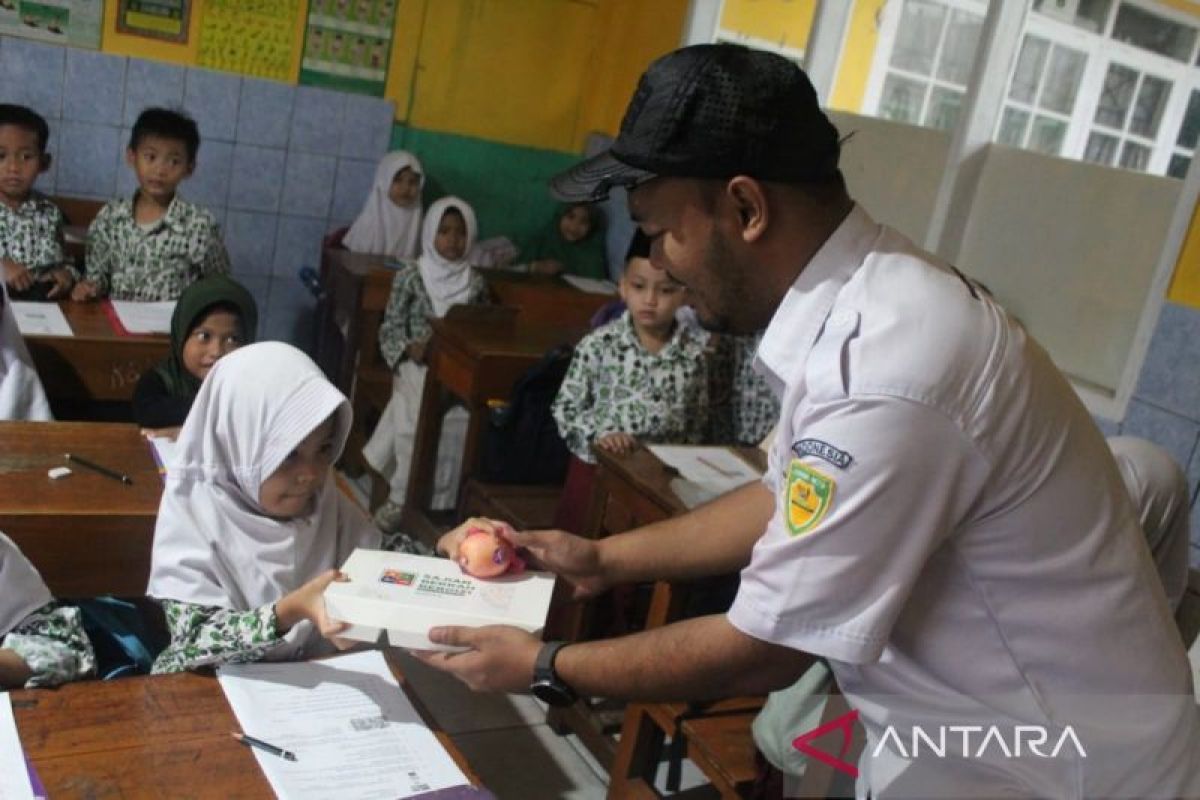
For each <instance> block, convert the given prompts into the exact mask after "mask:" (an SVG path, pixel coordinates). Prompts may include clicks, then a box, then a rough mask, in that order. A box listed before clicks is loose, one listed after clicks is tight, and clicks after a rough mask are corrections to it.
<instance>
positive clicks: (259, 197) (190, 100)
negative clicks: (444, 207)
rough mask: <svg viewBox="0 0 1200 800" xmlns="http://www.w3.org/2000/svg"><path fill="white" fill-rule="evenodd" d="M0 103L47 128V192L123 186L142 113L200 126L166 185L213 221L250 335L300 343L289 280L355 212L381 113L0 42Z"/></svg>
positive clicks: (346, 100)
mask: <svg viewBox="0 0 1200 800" xmlns="http://www.w3.org/2000/svg"><path fill="white" fill-rule="evenodd" d="M0 76H3V79H2V82H0V87H2V88H0V102H8V103H20V104H23V105H28V106H30V107H32V108H33V109H35V110H36V111H38V113H40V114H42V115H43V116H44V117H45V118H46V120H47V122H49V123H50V151H51V153H52V155H53V156H54V164H53V168H52V169H51V170H50V171H48V172H47V173H46V174H45V175H43V176H42V177H41V178H40V179H39V182H38V187H39V188H40V189H41V190H42V191H44V192H46V193H47V194H63V195H71V196H75V197H88V198H93V199H98V200H109V199H111V198H113V197H116V196H120V195H128V194H130V193H132V192H133V190H134V188H135V187H136V180H135V178H134V175H133V172H132V171H131V170H130V169H129V168H128V167H127V166H126V165H125V147H126V145H127V144H128V142H129V132H130V127H131V126H132V125H133V121H134V120H135V119H137V115H138V114H139V113H140V112H141V110H142V109H143V108H145V107H146V106H149V105H161V106H167V107H169V108H182V109H183V110H184V111H186V112H187V113H189V114H190V115H191V116H192V117H193V118H195V120H196V122H197V124H198V125H199V126H200V137H201V144H200V152H199V155H198V157H197V159H196V172H195V174H194V175H193V176H192V177H191V178H190V179H189V180H188V181H186V182H185V183H184V184H183V185H182V187H181V188H180V194H181V195H182V196H183V197H185V198H186V199H188V200H190V201H192V202H195V203H200V204H202V205H204V206H207V207H208V208H209V209H210V210H211V211H212V212H213V213H214V214H215V215H216V217H217V219H218V220H219V221H221V223H222V232H223V235H224V237H225V244H226V247H227V248H228V249H229V254H230V258H231V259H232V261H233V269H234V273H235V276H236V277H237V278H238V279H239V280H241V281H243V282H244V283H246V285H247V286H248V287H249V288H250V289H251V291H253V292H254V294H255V297H256V299H257V300H258V303H259V318H260V320H261V321H260V329H259V335H260V336H261V337H266V338H277V339H285V340H287V341H290V342H293V343H294V344H297V345H299V346H302V347H306V348H307V347H309V346H310V345H311V342H312V312H313V306H314V301H313V298H312V296H311V294H310V293H309V292H308V290H307V289H305V288H304V287H303V286H302V285H301V284H300V281H299V280H298V279H297V277H296V273H297V271H298V270H299V269H300V268H301V267H305V266H309V267H314V268H315V267H317V266H318V261H319V258H320V251H319V245H320V241H321V238H322V237H323V236H324V235H325V233H326V232H327V231H329V230H332V229H333V228H335V227H338V226H339V225H344V224H346V223H347V222H348V220H350V219H352V218H353V217H354V216H355V215H356V214H357V213H358V210H359V208H360V207H361V206H362V203H363V200H364V199H365V198H366V196H367V192H368V190H369V189H370V186H371V180H372V178H373V177H374V173H375V165H376V163H378V160H379V158H380V156H382V155H383V154H384V153H385V152H387V149H388V145H389V142H390V140H391V135H392V121H393V119H394V116H395V113H394V108H393V106H392V103H390V102H388V101H384V100H381V99H379V98H374V97H365V96H362V95H351V94H346V93H342V92H332V91H328V90H325V89H316V88H313V87H307V86H292V85H290V84H285V83H276V82H274V81H264V80H258V79H255V78H243V77H241V76H238V75H231V74H226V73H222V72H211V71H209V70H203V69H192V68H186V67H180V66H176V65H172V64H163V63H159V62H155V61H145V60H142V59H137V58H127V57H125V56H114V55H108V54H105V53H96V52H91V51H88V50H78V49H75V48H65V47H59V46H55V45H47V44H41V43H38V42H31V41H28V40H25V39H17V38H12V37H5V36H0Z"/></svg>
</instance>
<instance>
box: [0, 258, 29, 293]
mask: <svg viewBox="0 0 1200 800" xmlns="http://www.w3.org/2000/svg"><path fill="white" fill-rule="evenodd" d="M0 263H2V264H4V282H5V283H7V284H8V288H10V289H12V290H13V291H16V292H23V291H25V290H26V289H28V288H29V287H30V286H33V273H32V272H30V271H29V268H28V267H26V266H25V265H24V264H18V263H17V262H15V261H13V260H12V259H8V258H5V259H2V260H0Z"/></svg>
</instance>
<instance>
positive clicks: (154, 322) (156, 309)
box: [111, 300, 175, 333]
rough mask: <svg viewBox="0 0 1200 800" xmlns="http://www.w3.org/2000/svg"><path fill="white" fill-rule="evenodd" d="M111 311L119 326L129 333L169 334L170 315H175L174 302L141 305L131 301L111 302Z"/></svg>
mask: <svg viewBox="0 0 1200 800" xmlns="http://www.w3.org/2000/svg"><path fill="white" fill-rule="evenodd" d="M111 302H112V307H113V311H116V312H117V318H118V319H120V320H121V325H123V326H124V327H125V330H127V331H129V332H130V333H170V332H171V315H172V314H174V313H175V301H174V300H166V301H164V302H160V303H142V302H137V301H133V300H113V301H111Z"/></svg>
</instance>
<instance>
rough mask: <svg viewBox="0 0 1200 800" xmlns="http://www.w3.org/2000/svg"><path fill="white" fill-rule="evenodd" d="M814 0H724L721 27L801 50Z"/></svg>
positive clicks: (803, 45) (810, 23)
mask: <svg viewBox="0 0 1200 800" xmlns="http://www.w3.org/2000/svg"><path fill="white" fill-rule="evenodd" d="M816 7H817V3H816V0H725V4H724V6H723V7H722V9H721V27H722V28H723V29H724V30H727V31H735V32H737V33H740V34H743V35H745V36H753V37H755V38H756V39H765V40H766V41H768V42H773V43H775V44H777V45H779V46H781V47H790V48H792V49H793V50H803V49H804V48H805V47H806V46H807V44H808V34H809V33H810V32H811V31H812V21H813V12H814V11H815V10H816Z"/></svg>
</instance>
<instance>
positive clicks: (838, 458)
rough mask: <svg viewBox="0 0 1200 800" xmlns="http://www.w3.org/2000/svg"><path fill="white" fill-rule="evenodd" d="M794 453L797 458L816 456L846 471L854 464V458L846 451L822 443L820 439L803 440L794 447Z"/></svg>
mask: <svg viewBox="0 0 1200 800" xmlns="http://www.w3.org/2000/svg"><path fill="white" fill-rule="evenodd" d="M792 452H793V453H795V454H796V458H803V457H804V456H816V457H817V458H819V459H821V460H822V461H828V462H829V463H830V464H833V465H834V466H835V467H837V468H838V469H845V468H846V467H848V466H850V465H851V464H853V463H854V456H852V455H850V454H849V453H847V452H846V451H845V450H839V449H837V448H836V447H834V446H833V445H831V444H829V443H828V442H822V441H821V440H820V439H801V440H800V441H798V442H796V443H795V444H793V445H792Z"/></svg>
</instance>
